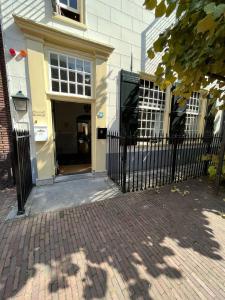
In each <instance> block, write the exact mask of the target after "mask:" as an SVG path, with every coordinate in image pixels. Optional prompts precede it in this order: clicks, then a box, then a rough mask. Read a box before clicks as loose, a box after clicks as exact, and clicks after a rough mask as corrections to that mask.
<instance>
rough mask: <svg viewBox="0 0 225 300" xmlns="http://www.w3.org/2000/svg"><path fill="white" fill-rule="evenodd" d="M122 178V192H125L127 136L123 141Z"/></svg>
mask: <svg viewBox="0 0 225 300" xmlns="http://www.w3.org/2000/svg"><path fill="white" fill-rule="evenodd" d="M122 161H123V174H122V176H123V179H122V193H126V179H127V136H125V138H124V141H123V157H122Z"/></svg>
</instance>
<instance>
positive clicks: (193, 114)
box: [185, 92, 201, 135]
mask: <svg viewBox="0 0 225 300" xmlns="http://www.w3.org/2000/svg"><path fill="white" fill-rule="evenodd" d="M196 100H197V101H196ZM189 101H195V103H193V102H192V103H190V102H189ZM200 101H201V93H200V92H193V93H192V95H191V97H190V98H189V100H188V101H187V108H186V121H185V134H187V135H194V134H198V133H199V132H200V128H199V117H200ZM188 119H189V120H191V119H194V123H193V126H192V128H191V129H187V127H190V126H191V124H190V123H189V124H188V123H187V120H188Z"/></svg>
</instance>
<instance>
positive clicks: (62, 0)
mask: <svg viewBox="0 0 225 300" xmlns="http://www.w3.org/2000/svg"><path fill="white" fill-rule="evenodd" d="M59 2H60V3H62V4H65V5H67V0H59Z"/></svg>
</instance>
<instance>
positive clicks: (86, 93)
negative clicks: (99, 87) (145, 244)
mask: <svg viewBox="0 0 225 300" xmlns="http://www.w3.org/2000/svg"><path fill="white" fill-rule="evenodd" d="M85 95H86V96H91V87H90V86H85Z"/></svg>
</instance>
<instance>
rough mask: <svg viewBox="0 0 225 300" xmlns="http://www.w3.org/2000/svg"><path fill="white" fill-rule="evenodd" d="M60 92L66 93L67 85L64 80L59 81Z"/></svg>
mask: <svg viewBox="0 0 225 300" xmlns="http://www.w3.org/2000/svg"><path fill="white" fill-rule="evenodd" d="M61 92H62V93H68V86H67V83H66V82H61Z"/></svg>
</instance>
